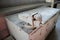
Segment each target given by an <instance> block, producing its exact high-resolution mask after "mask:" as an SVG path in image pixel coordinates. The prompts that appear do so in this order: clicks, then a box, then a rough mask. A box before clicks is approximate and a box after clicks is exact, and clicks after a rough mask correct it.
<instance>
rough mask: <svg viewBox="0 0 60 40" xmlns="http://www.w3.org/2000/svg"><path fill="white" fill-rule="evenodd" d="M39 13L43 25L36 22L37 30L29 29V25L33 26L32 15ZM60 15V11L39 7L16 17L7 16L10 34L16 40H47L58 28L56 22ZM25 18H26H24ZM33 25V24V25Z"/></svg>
mask: <svg viewBox="0 0 60 40" xmlns="http://www.w3.org/2000/svg"><path fill="white" fill-rule="evenodd" d="M34 13H39V14H40V15H41V17H42V18H41V19H42V21H41V24H40V26H37V25H38V22H37V23H36V22H35V25H34V27H35V26H36V28H35V29H28V28H26V27H25V25H27V27H28V23H29V24H31V23H32V21H31V18H29V17H31V15H32V14H34ZM58 15H59V9H55V8H49V7H39V8H35V9H32V10H28V11H24V12H21V13H17V14H14V15H10V16H6V17H5V19H6V21H7V25H8V28H9V30H10V33H11V34H12V35H13V36H14V37H15V39H16V40H45V38H46V37H47V35H48V34H49V33H50V32H51V31H52V29H53V28H54V26H56V21H57V18H58ZM23 16H24V17H23ZM31 25H32V24H31Z"/></svg>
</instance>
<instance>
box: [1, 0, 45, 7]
mask: <svg viewBox="0 0 60 40" xmlns="http://www.w3.org/2000/svg"><path fill="white" fill-rule="evenodd" d="M40 1H44V0H0V7H8V6H16V5H22V4H30V3H39V2H40Z"/></svg>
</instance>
